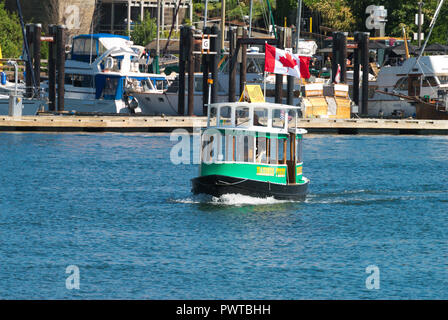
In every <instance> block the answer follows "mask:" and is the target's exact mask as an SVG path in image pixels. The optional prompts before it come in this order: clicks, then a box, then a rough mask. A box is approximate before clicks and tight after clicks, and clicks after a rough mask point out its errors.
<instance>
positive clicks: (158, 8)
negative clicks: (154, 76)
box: [153, 0, 161, 73]
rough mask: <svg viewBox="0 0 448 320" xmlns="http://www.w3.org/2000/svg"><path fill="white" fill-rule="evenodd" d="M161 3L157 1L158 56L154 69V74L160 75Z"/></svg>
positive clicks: (155, 59)
mask: <svg viewBox="0 0 448 320" xmlns="http://www.w3.org/2000/svg"><path fill="white" fill-rule="evenodd" d="M160 1H161V0H157V41H156V56H155V57H154V61H153V65H155V68H153V72H154V73H159V72H160V71H159V56H160Z"/></svg>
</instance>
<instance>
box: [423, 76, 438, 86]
mask: <svg viewBox="0 0 448 320" xmlns="http://www.w3.org/2000/svg"><path fill="white" fill-rule="evenodd" d="M437 86H438V84H437V80H436V78H434V77H425V79H424V80H423V83H422V87H425V88H427V87H437Z"/></svg>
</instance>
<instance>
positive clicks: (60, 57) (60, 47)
mask: <svg viewBox="0 0 448 320" xmlns="http://www.w3.org/2000/svg"><path fill="white" fill-rule="evenodd" d="M65 29H66V27H65V26H63V25H62V26H57V33H56V65H57V82H58V89H57V90H58V109H57V111H64V104H65V99H64V95H65Z"/></svg>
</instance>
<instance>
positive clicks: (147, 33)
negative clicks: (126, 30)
mask: <svg viewBox="0 0 448 320" xmlns="http://www.w3.org/2000/svg"><path fill="white" fill-rule="evenodd" d="M156 36H157V22H156V19H155V18H151V17H150V16H149V14H148V15H146V16H145V19H144V20H143V21H140V22H138V23H136V24H135V26H134V29H133V30H132V31H131V38H132V41H134V43H135V44H137V45H141V46H146V45H147V44H148V43H150V42H151V41H152V40H154V39H155V38H156Z"/></svg>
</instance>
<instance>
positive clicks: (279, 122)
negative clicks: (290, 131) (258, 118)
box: [272, 109, 286, 128]
mask: <svg viewBox="0 0 448 320" xmlns="http://www.w3.org/2000/svg"><path fill="white" fill-rule="evenodd" d="M285 114H286V111H285V109H273V110H272V127H274V128H284V127H285Z"/></svg>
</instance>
